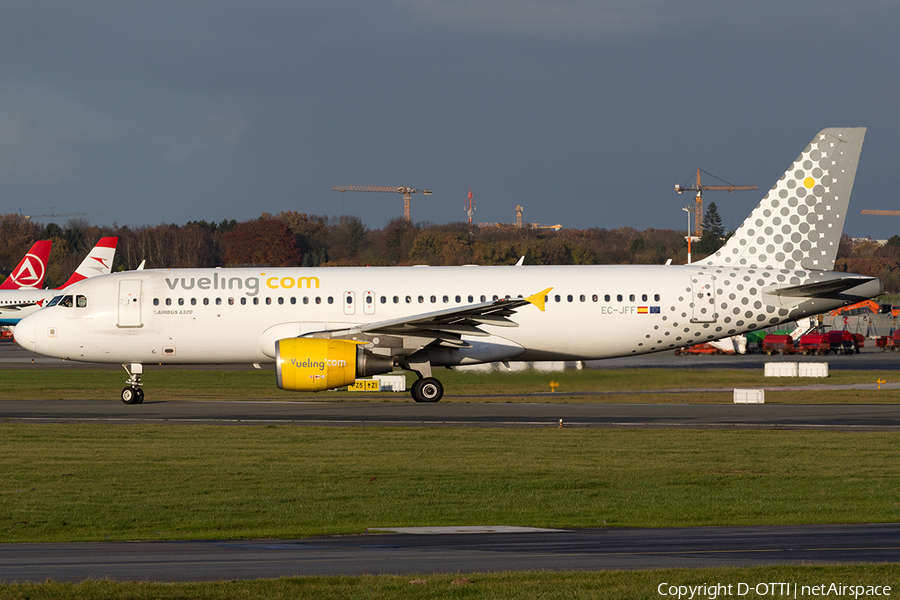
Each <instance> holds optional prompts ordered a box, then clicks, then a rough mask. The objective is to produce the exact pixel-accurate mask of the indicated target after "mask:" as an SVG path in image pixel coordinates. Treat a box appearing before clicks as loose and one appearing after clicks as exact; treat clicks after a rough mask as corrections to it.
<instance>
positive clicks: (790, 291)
mask: <svg viewBox="0 0 900 600" xmlns="http://www.w3.org/2000/svg"><path fill="white" fill-rule="evenodd" d="M872 280H873V279H872V277H865V276H862V275H854V276H850V277H841V278H840V279H829V280H826V281H817V282H815V283H804V284H803V285H792V286H790V287H783V288H778V289H768V290H765V291H766V293H767V294H772V295H774V296H782V297H787V298H830V297H834V296H836V295H837V294H840V293H841V292H845V291H847V290H849V289H852V288H855V287H856V286H858V285H862V284H864V283H868V282H870V281H872Z"/></svg>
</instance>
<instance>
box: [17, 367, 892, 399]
mask: <svg viewBox="0 0 900 600" xmlns="http://www.w3.org/2000/svg"><path fill="white" fill-rule="evenodd" d="M434 374H435V376H436V377H438V378H439V379H440V380H441V381H442V382H443V384H444V389H445V396H444V400H442V401H443V402H474V401H477V402H654V403H665V402H676V403H685V402H690V403H715V402H719V403H731V402H732V394H731V390H732V389H733V388H736V387H738V388H745V387H757V388H759V387H766V388H773V387H796V386H809V385H826V384H827V385H842V384H852V383H870V384H874V383H875V382H876V381H877V380H879V379H881V380H882V381H886V382H897V381H900V372H898V371H836V370H832V371H830V377H828V378H813V377H803V378H798V377H791V378H787V377H785V378H781V377H778V378H772V377H765V376H764V375H763V373H762V370H748V369H707V370H703V369H688V368H686V369H585V370H582V371H577V370H569V371H565V372H562V373H538V372H534V371H526V372H521V373H489V374H483V373H472V372H457V371H450V370H445V369H440V370H436V371H435V373H434ZM125 378H126V374H125V371H124V370H123V369H121V368H118V369H117V368H109V369H52V370H51V369H41V370H32V369H27V368H25V369H2V370H0V398H2V399H5V400H18V399H29V400H30V399H35V400H50V399H72V400H75V399H93V400H111V401H112V400H115V401H118V398H119V392H120V391H121V389H122V388H123V387H124V386H125ZM413 380H414V376H413V375H412V374H407V381H408V383H409V384H411V383H412V381H413ZM143 382H144V389H145V391H146V393H147V399H148V400H282V401H283V400H303V401H316V400H320V401H321V400H354V401H360V400H361V401H384V402H409V401H410V397H409V394H408V393H389V392H384V393H359V392H353V393H349V392H346V391H334V392H319V393H315V394H313V393H298V392H285V391H282V390H279V389H278V388H277V387H276V384H275V372H274V370H273V369H271V368H269V369H266V370H256V369H247V370H237V369H187V368H160V367H154V366H153V365H148V366H146V367H145V373H144V376H143ZM551 382H556V383H558V384H559V385H558V387H557V388H556V392H555V393H552V394H551V393H550V391H551V387H550V383H551ZM698 388H699V389H714V390H721V391H717V392H693V391H692V392H690V393H683V392H681V393H679V390H695V389H698ZM635 392H642V393H635ZM645 392H653V393H645ZM535 393H541V394H543V395H541V396H533V395H526V394H535ZM473 396H488V397H487V398H473ZM490 396H493V397H490ZM766 401H767V402H770V403H808V402H818V403H821V402H828V403H844V402H857V403H879V402H886V403H895V402H900V390H848V391H828V392H821V391H812V392H808V391H785V392H771V393H769V394H766Z"/></svg>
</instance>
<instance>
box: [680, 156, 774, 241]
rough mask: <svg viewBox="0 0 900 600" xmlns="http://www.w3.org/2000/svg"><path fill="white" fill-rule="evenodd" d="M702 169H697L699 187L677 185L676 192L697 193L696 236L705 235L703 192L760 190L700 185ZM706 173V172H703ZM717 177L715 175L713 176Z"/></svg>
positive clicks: (735, 186) (695, 209)
mask: <svg viewBox="0 0 900 600" xmlns="http://www.w3.org/2000/svg"><path fill="white" fill-rule="evenodd" d="M700 170H701V169H700V168H699V167H698V168H697V185H692V186H690V187H684V186H682V185H676V186H675V191H676V192H678V193H679V194H681V193H683V192H697V196H696V197H695V198H694V232H695V235H698V236H699V235H703V192H704V191H705V190H710V191H725V192H729V193H730V192H736V191H741V190H758V189H759V188H758V187H756V186H755V185H731V184H728V185H702V184H701V183H700ZM703 172H704V173H706V171H703ZM706 174H707V175H712V174H711V173H706ZM713 177H715V175H713Z"/></svg>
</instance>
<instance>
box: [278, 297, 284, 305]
mask: <svg viewBox="0 0 900 600" xmlns="http://www.w3.org/2000/svg"><path fill="white" fill-rule="evenodd" d="M278 304H284V298H282V297H281V296H278Z"/></svg>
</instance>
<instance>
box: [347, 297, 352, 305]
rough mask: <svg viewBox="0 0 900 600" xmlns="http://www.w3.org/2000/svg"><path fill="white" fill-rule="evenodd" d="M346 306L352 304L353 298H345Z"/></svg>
mask: <svg viewBox="0 0 900 600" xmlns="http://www.w3.org/2000/svg"><path fill="white" fill-rule="evenodd" d="M347 304H353V296H347Z"/></svg>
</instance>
